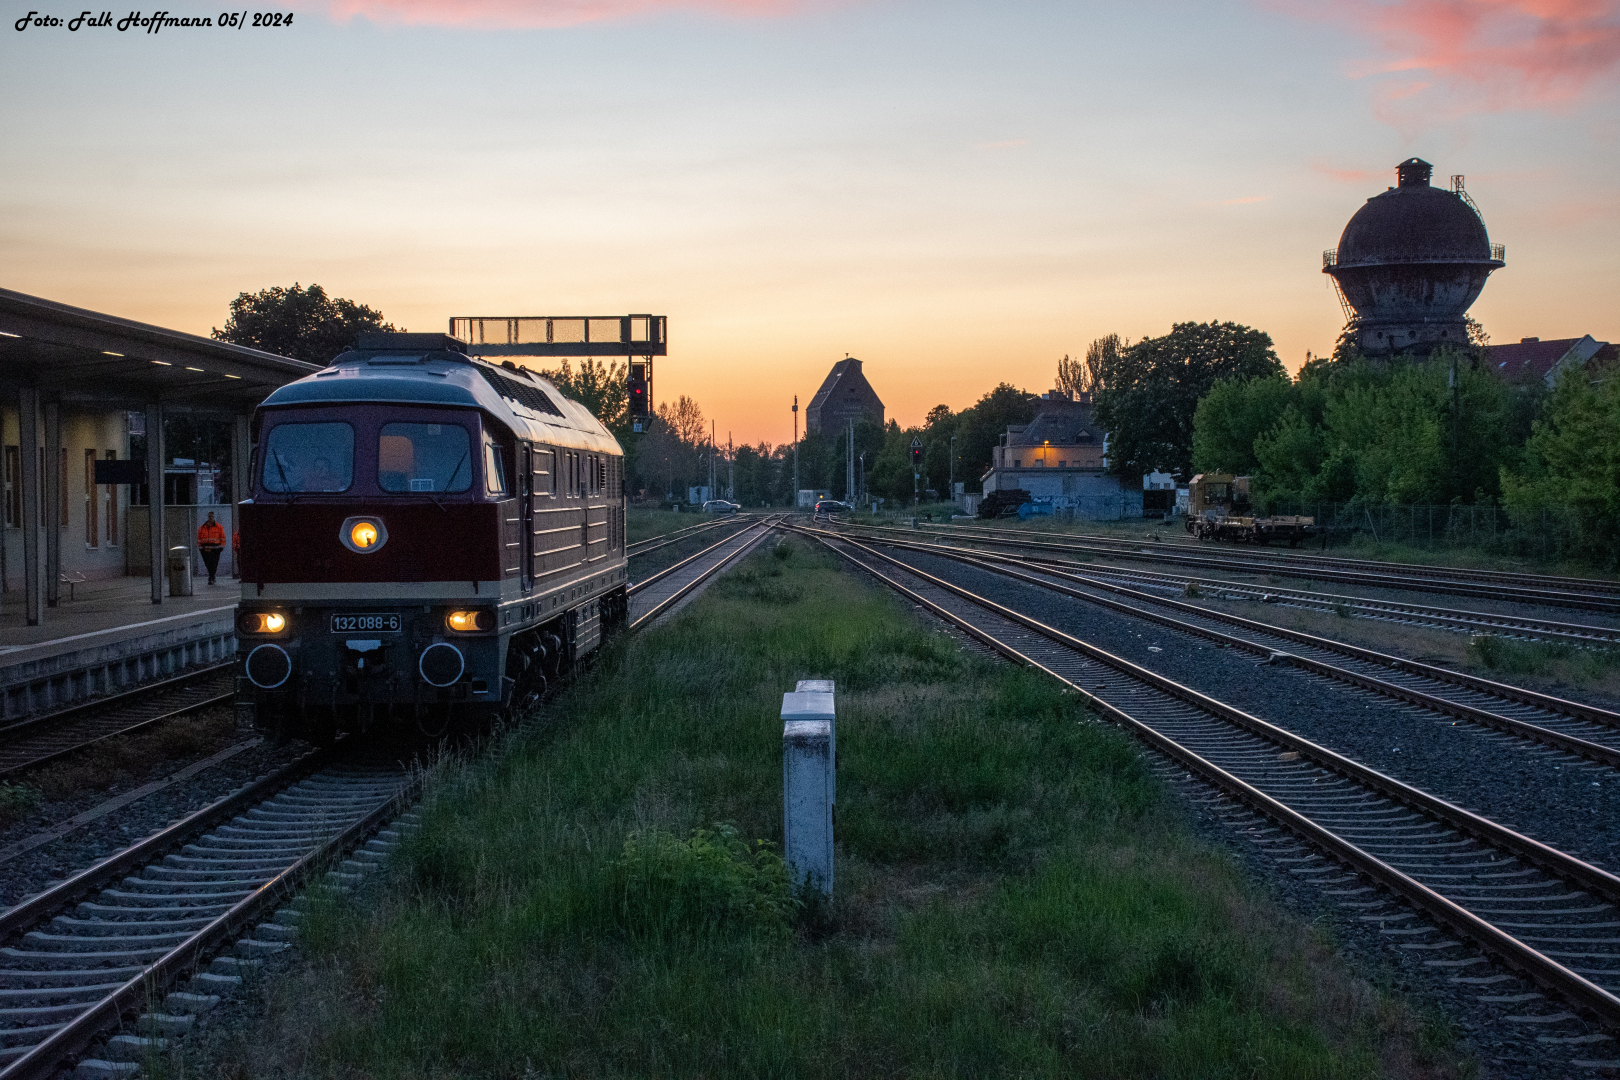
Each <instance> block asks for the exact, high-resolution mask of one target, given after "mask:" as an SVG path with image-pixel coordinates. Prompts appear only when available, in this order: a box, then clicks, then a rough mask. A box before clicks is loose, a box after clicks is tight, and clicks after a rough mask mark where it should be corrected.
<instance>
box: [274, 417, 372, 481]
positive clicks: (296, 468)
mask: <svg viewBox="0 0 1620 1080" xmlns="http://www.w3.org/2000/svg"><path fill="white" fill-rule="evenodd" d="M261 480H262V482H263V484H264V488H265V490H266V491H284V492H288V493H296V492H305V491H347V490H349V485H350V484H352V483H353V482H354V428H352V427H350V426H349V425H348V424H344V423H339V422H333V423H325V424H277V425H276V426H275V427H273V428H271V429H270V435H269V437H268V438H267V439H265V444H264V472H263V475H262V477H261Z"/></svg>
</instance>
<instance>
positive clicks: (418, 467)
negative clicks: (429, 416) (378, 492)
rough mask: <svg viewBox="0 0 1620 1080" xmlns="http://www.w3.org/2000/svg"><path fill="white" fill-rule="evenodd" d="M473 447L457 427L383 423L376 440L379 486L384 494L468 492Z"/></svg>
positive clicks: (464, 430) (463, 432) (462, 428)
mask: <svg viewBox="0 0 1620 1080" xmlns="http://www.w3.org/2000/svg"><path fill="white" fill-rule="evenodd" d="M471 453H472V444H471V442H470V441H469V440H468V438H467V429H466V428H464V427H460V426H459V425H456V424H398V423H395V424H384V425H383V427H382V434H381V435H380V436H378V439H377V483H378V485H379V486H380V487H381V488H382V489H383V490H384V491H466V490H467V489H468V488H469V487H471V486H472V471H473V463H472V461H471V460H470V455H471Z"/></svg>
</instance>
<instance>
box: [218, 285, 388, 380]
mask: <svg viewBox="0 0 1620 1080" xmlns="http://www.w3.org/2000/svg"><path fill="white" fill-rule="evenodd" d="M393 329H394V327H393V324H391V323H387V322H384V321H383V315H382V312H380V311H377V310H375V309H374V308H369V307H366V306H365V305H364V304H357V303H355V302H354V301H352V300H344V299H342V298H341V297H337V298H334V297H329V296H327V295H326V290H325V289H323V288H321V287H320V286H319V285H311V286H310V287H309V288H307V289H304V288H300V287H299V285H298V283H297V282H294V283H293V286H292V288H290V289H284V288H282V287H281V286H280V285H276V286H272V287H271V288H268V289H262V290H260V291H259V292H256V293H238V294H237V296H236V299H235V300H232V301H231V314H230V317H229V318H228V319H226V320H225V329H223V330H221V329H219V328H218V327H215V328H214V330H213V336H214V338H215V339H216V340H219V341H229V342H230V343H231V344H233V345H246V346H248V347H249V348H253V349H262V350H263V351H265V352H271V353H278V354H280V355H281V356H290V357H292V358H293V359H294V360H306V361H308V362H309V363H312V364H329V363H331V362H332V358H333V357H335V356H336V355H337V354H338V353H340V352H343V351H344V350H345V349H347V348H349V347H350V346H352V345H353V344H354V339H355V335H357V334H359V333H361V332H363V331H368V330H380V331H392V330H393Z"/></svg>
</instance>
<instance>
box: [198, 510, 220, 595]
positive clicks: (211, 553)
mask: <svg viewBox="0 0 1620 1080" xmlns="http://www.w3.org/2000/svg"><path fill="white" fill-rule="evenodd" d="M197 550H198V551H200V552H202V560H203V565H204V566H206V567H208V584H210V585H212V584H213V583H214V575H215V574H216V573H218V571H219V553H220V552H222V551H224V550H225V526H223V525H221V524H220V523H219V522H217V521H215V520H214V512H213V511H212V510H210V511H208V520H207V521H205V522H203V523H202V524H201V525H199V526H197Z"/></svg>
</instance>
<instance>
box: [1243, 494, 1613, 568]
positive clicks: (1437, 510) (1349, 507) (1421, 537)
mask: <svg viewBox="0 0 1620 1080" xmlns="http://www.w3.org/2000/svg"><path fill="white" fill-rule="evenodd" d="M1266 510H1267V512H1268V513H1271V514H1305V515H1308V516H1310V517H1313V518H1315V519H1316V525H1317V528H1318V529H1319V530H1321V531H1325V532H1327V533H1328V534H1329V537H1330V542H1332V543H1338V542H1340V541H1341V540H1342V539H1345V538H1348V537H1352V536H1354V537H1360V538H1364V539H1366V540H1370V541H1373V542H1375V543H1385V544H1399V545H1403V546H1407V547H1415V548H1424V549H1428V550H1447V549H1459V548H1471V549H1474V550H1477V551H1482V552H1488V553H1490V554H1495V555H1514V556H1521V557H1526V558H1533V559H1542V560H1548V561H1555V560H1575V561H1579V562H1586V563H1591V564H1593V565H1595V566H1602V567H1605V568H1613V566H1614V565H1615V563H1616V561H1617V557H1620V552H1617V545H1616V542H1615V538H1614V535H1613V533H1612V532H1611V531H1609V530H1608V529H1605V528H1603V527H1602V526H1601V524H1600V523H1597V522H1594V521H1593V520H1592V519H1591V518H1590V517H1589V516H1587V515H1584V514H1582V513H1581V512H1580V511H1578V510H1576V509H1575V508H1574V507H1568V506H1540V507H1503V506H1462V505H1450V506H1446V505H1440V506H1396V505H1391V504H1387V503H1363V502H1348V503H1320V502H1309V501H1305V500H1295V499H1274V500H1272V501H1271V503H1270V505H1269V506H1268V507H1267V508H1266Z"/></svg>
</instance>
